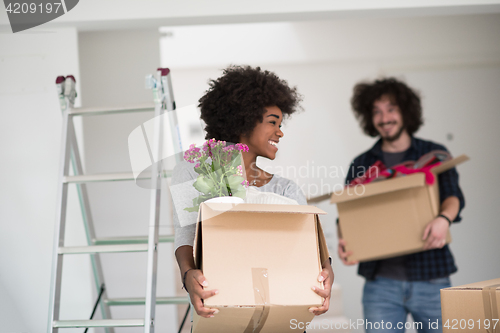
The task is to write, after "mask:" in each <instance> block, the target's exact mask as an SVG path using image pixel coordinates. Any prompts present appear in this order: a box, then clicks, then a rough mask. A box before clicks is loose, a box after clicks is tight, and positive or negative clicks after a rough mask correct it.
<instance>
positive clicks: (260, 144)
mask: <svg viewBox="0 0 500 333" xmlns="http://www.w3.org/2000/svg"><path fill="white" fill-rule="evenodd" d="M265 109H266V113H264V115H263V120H262V122H257V125H256V126H255V128H254V129H253V131H252V133H250V134H249V135H248V136H242V137H240V142H241V143H244V144H246V145H247V146H248V148H249V152H250V153H253V154H255V155H257V156H263V157H267V158H269V159H270V160H274V159H275V158H276V152H277V151H278V142H279V140H280V138H282V137H283V135H284V134H283V132H282V131H281V129H280V127H281V121H282V120H283V114H282V112H281V110H280V108H279V107H277V106H268V107H266V108H265Z"/></svg>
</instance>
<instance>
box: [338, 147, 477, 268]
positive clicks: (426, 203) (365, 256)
mask: <svg viewBox="0 0 500 333" xmlns="http://www.w3.org/2000/svg"><path fill="white" fill-rule="evenodd" d="M468 159H469V158H468V157H467V156H465V155H462V156H460V157H457V158H454V159H452V160H450V161H447V162H444V163H442V164H441V165H439V166H437V167H435V168H433V169H431V170H432V172H433V173H434V175H436V177H437V175H438V174H440V173H441V172H443V171H446V170H448V169H451V168H453V167H454V166H456V165H458V164H460V163H463V162H465V161H467V160H468ZM330 202H331V203H336V204H337V209H338V213H339V229H340V230H339V231H340V234H341V237H342V238H343V239H345V240H346V242H347V246H346V250H347V251H352V252H353V254H352V255H351V256H350V257H349V260H357V261H369V260H375V259H383V258H390V257H394V256H397V255H403V254H409V253H415V252H420V251H422V249H423V246H424V244H425V242H424V241H423V240H422V236H423V234H424V230H425V227H426V226H427V224H428V223H429V222H430V221H432V220H433V219H434V218H435V217H436V216H437V215H438V214H439V188H438V182H437V179H436V181H435V183H434V185H431V186H430V185H427V184H426V183H425V175H424V174H423V173H415V174H411V175H408V176H403V177H397V178H392V179H387V180H382V181H378V182H373V183H369V184H365V185H357V186H353V187H346V188H345V189H344V190H343V191H342V192H337V193H333V194H332V196H331V199H330ZM449 242H451V237H450V235H449V234H448V237H447V243H449Z"/></svg>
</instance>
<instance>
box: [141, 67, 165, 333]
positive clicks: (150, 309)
mask: <svg viewBox="0 0 500 333" xmlns="http://www.w3.org/2000/svg"><path fill="white" fill-rule="evenodd" d="M157 76H158V81H157V82H161V71H158V73H157ZM158 93H159V94H160V96H161V99H160V100H155V117H154V119H155V121H154V134H153V135H154V140H153V154H154V155H153V162H154V163H153V165H152V172H151V185H152V189H151V201H150V209H149V225H148V229H149V230H148V268H147V273H146V274H147V280H146V303H145V316H144V332H145V333H154V330H155V313H156V282H157V276H158V239H159V225H160V204H161V181H162V178H161V173H160V170H161V169H162V167H161V161H160V159H161V156H162V148H163V114H164V112H163V111H164V107H163V103H162V102H163V98H164V93H163V91H162V89H160V90H159V91H158Z"/></svg>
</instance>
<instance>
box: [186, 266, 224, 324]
mask: <svg viewBox="0 0 500 333" xmlns="http://www.w3.org/2000/svg"><path fill="white" fill-rule="evenodd" d="M185 285H186V291H187V292H188V293H189V297H190V298H191V303H192V304H193V307H194V310H195V311H196V313H197V314H198V315H200V316H202V317H205V318H211V317H213V316H214V314H216V313H218V312H219V310H218V309H211V308H206V307H205V306H204V305H203V300H204V299H207V298H209V297H212V296H214V295H217V294H218V293H219V291H218V290H204V288H205V287H208V282H207V280H206V279H205V276H204V275H203V273H202V272H201V271H200V270H199V269H192V270H189V271H188V272H187V274H186V281H185Z"/></svg>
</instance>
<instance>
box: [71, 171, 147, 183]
mask: <svg viewBox="0 0 500 333" xmlns="http://www.w3.org/2000/svg"><path fill="white" fill-rule="evenodd" d="M141 179H142V177H141ZM144 179H147V177H144ZM120 180H134V174H133V173H131V172H123V173H101V174H96V175H80V176H65V177H64V178H63V182H65V183H90V182H112V181H120Z"/></svg>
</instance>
